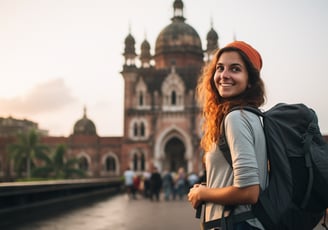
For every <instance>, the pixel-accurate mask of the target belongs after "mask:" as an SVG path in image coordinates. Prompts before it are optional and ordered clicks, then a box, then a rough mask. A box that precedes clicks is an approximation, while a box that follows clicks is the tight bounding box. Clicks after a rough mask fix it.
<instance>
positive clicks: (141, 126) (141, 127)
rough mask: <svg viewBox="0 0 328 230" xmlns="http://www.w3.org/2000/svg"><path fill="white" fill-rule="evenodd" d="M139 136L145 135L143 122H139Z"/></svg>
mask: <svg viewBox="0 0 328 230" xmlns="http://www.w3.org/2000/svg"><path fill="white" fill-rule="evenodd" d="M140 136H142V137H144V136H145V124H144V123H143V122H141V123H140Z"/></svg>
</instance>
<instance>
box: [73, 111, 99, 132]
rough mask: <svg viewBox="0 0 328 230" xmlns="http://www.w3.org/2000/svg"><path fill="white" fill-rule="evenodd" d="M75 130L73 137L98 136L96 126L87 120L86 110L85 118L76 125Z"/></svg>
mask: <svg viewBox="0 0 328 230" xmlns="http://www.w3.org/2000/svg"><path fill="white" fill-rule="evenodd" d="M73 130H74V131H73V135H97V132H96V126H95V124H94V123H93V121H91V120H90V119H89V118H87V112H86V108H84V114H83V117H82V118H81V119H80V120H78V121H77V122H76V123H75V125H74V128H73Z"/></svg>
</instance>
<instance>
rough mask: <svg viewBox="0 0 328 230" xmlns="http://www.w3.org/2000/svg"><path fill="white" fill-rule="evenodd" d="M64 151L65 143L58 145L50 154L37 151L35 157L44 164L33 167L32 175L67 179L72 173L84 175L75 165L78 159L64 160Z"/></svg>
mask: <svg viewBox="0 0 328 230" xmlns="http://www.w3.org/2000/svg"><path fill="white" fill-rule="evenodd" d="M65 152H66V147H65V145H58V146H57V147H56V150H55V151H54V153H53V154H52V155H49V154H45V153H42V152H39V153H38V154H37V155H36V157H37V158H38V159H40V160H41V161H43V162H44V166H41V167H37V168H34V169H33V172H32V173H33V176H35V177H47V178H49V177H50V178H51V177H52V178H55V179H67V178H70V177H71V176H73V175H78V176H79V177H84V176H85V173H84V171H83V170H80V169H78V168H76V167H75V166H76V165H77V164H78V163H79V159H77V158H71V159H68V160H67V161H65V159H64V155H65Z"/></svg>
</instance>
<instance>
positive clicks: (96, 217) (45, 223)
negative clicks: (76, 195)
mask: <svg viewBox="0 0 328 230" xmlns="http://www.w3.org/2000/svg"><path fill="white" fill-rule="evenodd" d="M16 221H17V222H18V223H19V218H17V219H16ZM21 225H22V226H17V227H14V228H6V230H167V229H172V230H177V229H188V230H199V229H200V228H199V220H198V219H196V218H195V211H194V210H193V209H192V207H191V206H190V204H189V203H188V202H187V200H186V198H185V200H183V201H180V200H176V201H169V202H165V201H160V202H155V201H154V202H151V201H149V200H145V199H143V198H141V197H140V198H139V199H137V200H128V199H127V197H126V196H125V195H116V196H114V197H108V198H105V199H103V200H101V201H98V202H93V203H90V204H89V205H83V206H81V207H79V208H74V209H68V210H67V211H66V212H61V213H60V214H56V215H53V216H52V217H50V218H49V217H47V218H45V219H44V220H40V221H33V222H29V223H23V224H21ZM323 229H324V228H323V227H322V226H320V225H318V226H317V227H316V228H315V230H323Z"/></svg>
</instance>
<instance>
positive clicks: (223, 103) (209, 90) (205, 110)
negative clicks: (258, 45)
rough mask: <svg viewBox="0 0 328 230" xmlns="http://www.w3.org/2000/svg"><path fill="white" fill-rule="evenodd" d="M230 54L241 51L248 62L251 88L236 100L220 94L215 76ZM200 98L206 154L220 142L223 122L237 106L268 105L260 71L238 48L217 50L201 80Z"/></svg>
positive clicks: (240, 52)
mask: <svg viewBox="0 0 328 230" xmlns="http://www.w3.org/2000/svg"><path fill="white" fill-rule="evenodd" d="M229 51H230V52H231V51H236V52H238V53H239V55H240V56H241V58H242V60H243V61H244V63H245V66H246V69H247V72H248V78H249V85H250V87H249V88H247V89H246V90H245V91H244V92H243V93H242V94H241V95H239V96H237V97H235V98H230V99H224V98H222V97H221V96H220V95H219V93H218V91H217V89H216V87H215V85H214V79H213V76H214V73H215V70H216V64H217V61H218V59H219V58H220V56H221V54H222V53H223V52H229ZM196 97H197V100H198V102H199V103H200V105H201V107H202V116H203V118H204V122H203V124H202V131H203V136H202V139H201V143H200V145H201V147H202V148H203V149H204V151H205V152H208V151H209V150H210V149H211V147H212V144H213V143H217V141H218V137H219V134H220V123H221V121H222V119H223V117H224V116H225V115H226V114H227V113H228V111H229V110H230V109H231V108H232V107H234V106H245V105H248V106H254V107H259V106H261V105H262V104H263V103H264V102H265V89H264V83H263V81H262V79H261V78H260V73H259V70H258V69H257V68H255V67H254V65H253V64H252V62H251V61H250V59H249V58H248V56H247V55H246V54H245V53H244V52H242V51H241V50H240V49H238V48H236V47H225V48H223V49H221V50H217V51H216V53H215V55H214V58H213V59H212V60H211V62H209V63H208V64H207V65H206V66H205V67H204V69H203V73H202V75H201V77H200V78H199V80H198V84H197V89H196Z"/></svg>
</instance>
